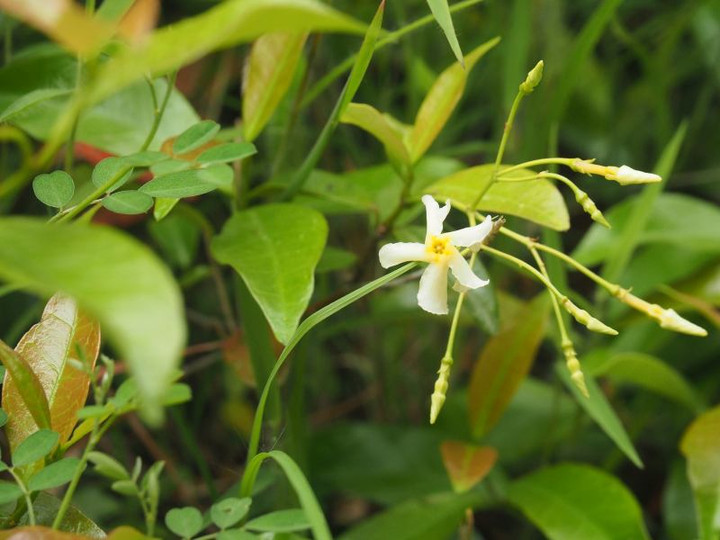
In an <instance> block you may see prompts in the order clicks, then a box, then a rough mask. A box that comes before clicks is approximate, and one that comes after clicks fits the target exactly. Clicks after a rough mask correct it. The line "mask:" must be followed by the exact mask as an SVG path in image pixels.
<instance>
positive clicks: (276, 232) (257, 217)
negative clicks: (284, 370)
mask: <svg viewBox="0 0 720 540" xmlns="http://www.w3.org/2000/svg"><path fill="white" fill-rule="evenodd" d="M326 239H327V223H326V222H325V219H324V218H323V216H322V215H321V214H320V213H318V212H316V211H315V210H311V209H309V208H304V207H302V206H297V205H293V204H269V205H264V206H260V207H256V208H252V209H250V210H244V211H241V212H237V213H236V214H235V215H234V216H233V217H231V218H230V219H229V220H228V221H227V222H226V223H225V226H224V227H223V230H222V232H221V233H220V234H219V235H218V236H216V237H215V239H214V240H213V242H212V252H213V254H214V255H215V257H216V258H217V259H218V261H220V262H222V263H224V264H229V265H231V266H232V267H233V268H234V269H235V270H236V271H237V272H238V273H239V274H240V276H241V277H242V278H243V280H244V281H245V284H246V285H247V287H248V289H249V290H250V292H251V294H252V295H253V297H254V298H255V300H256V301H257V303H258V304H259V305H260V308H261V309H262V310H263V313H264V314H265V317H266V318H267V320H268V322H269V323H270V326H271V327H272V329H273V332H274V333H275V336H276V337H277V338H278V340H279V341H280V342H282V343H285V344H287V343H288V342H289V340H290V338H291V337H292V335H293V333H294V332H295V329H296V328H297V326H298V324H299V322H300V317H301V316H302V314H303V312H304V311H305V308H307V305H308V302H309V301H310V296H311V295H312V291H313V286H314V277H313V272H314V270H315V266H316V265H317V263H318V261H319V260H320V255H321V254H322V251H323V248H324V247H325V240H326Z"/></svg>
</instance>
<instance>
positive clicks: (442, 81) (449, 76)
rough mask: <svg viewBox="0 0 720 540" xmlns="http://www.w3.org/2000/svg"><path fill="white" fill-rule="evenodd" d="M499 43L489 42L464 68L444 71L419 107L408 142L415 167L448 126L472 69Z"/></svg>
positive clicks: (469, 59) (481, 47)
mask: <svg viewBox="0 0 720 540" xmlns="http://www.w3.org/2000/svg"><path fill="white" fill-rule="evenodd" d="M499 41H500V38H493V39H491V40H490V41H486V42H485V43H483V44H482V45H480V46H479V47H477V48H476V49H474V50H473V51H472V52H471V53H470V54H468V55H467V56H466V57H465V67H463V66H462V65H461V64H460V63H455V64H453V65H452V66H450V67H449V68H447V69H446V70H445V71H443V72H442V73H441V74H440V75H439V76H438V78H437V79H436V80H435V83H434V84H433V86H432V88H431V89H430V91H429V92H428V93H427V95H426V96H425V99H424V100H423V102H422V104H421V105H420V109H419V110H418V112H417V115H416V116H415V123H414V126H413V129H412V131H411V132H410V134H409V136H408V138H407V141H406V144H407V147H408V148H409V149H410V159H411V161H412V162H413V163H415V162H416V161H418V160H419V159H420V158H421V157H422V156H423V155H424V154H425V152H427V149H428V148H430V145H431V144H432V143H433V141H434V140H435V138H436V137H437V136H438V134H439V133H440V131H441V130H442V128H443V127H444V126H445V124H446V123H447V121H448V119H449V118H450V115H451V114H452V112H453V110H455V106H456V105H457V104H458V102H459V101H460V98H461V97H462V94H463V91H464V90H465V83H466V81H467V77H468V75H469V73H470V71H471V70H472V68H473V67H474V66H475V64H476V63H477V62H478V60H480V58H482V57H483V56H484V55H485V53H487V52H488V51H489V50H491V49H492V48H493V47H495V45H497V44H498V43H499Z"/></svg>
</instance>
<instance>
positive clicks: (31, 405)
mask: <svg viewBox="0 0 720 540" xmlns="http://www.w3.org/2000/svg"><path fill="white" fill-rule="evenodd" d="M0 360H1V361H2V363H3V366H5V369H6V370H7V373H6V376H5V384H4V385H3V403H2V404H3V407H5V408H9V409H12V408H13V407H12V405H11V403H10V402H8V401H6V399H5V396H6V395H7V392H8V391H7V390H5V389H6V388H7V386H8V384H10V380H13V381H15V385H16V388H17V392H18V393H19V394H20V398H21V401H22V406H21V407H22V410H27V411H28V412H29V413H30V416H32V419H33V421H34V422H35V424H36V425H37V426H39V427H41V428H44V429H50V408H49V406H48V402H47V398H46V397H45V392H44V391H43V387H42V385H41V384H40V381H39V380H38V378H37V376H36V375H35V372H34V371H33V370H32V368H31V367H30V366H29V365H28V363H27V362H26V361H25V360H24V359H23V358H22V357H21V356H20V355H19V354H18V353H16V352H15V351H13V350H12V349H11V348H10V347H8V346H7V345H6V344H5V343H4V342H3V341H0ZM10 401H12V400H10Z"/></svg>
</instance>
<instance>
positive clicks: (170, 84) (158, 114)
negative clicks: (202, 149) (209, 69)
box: [140, 71, 177, 152]
mask: <svg viewBox="0 0 720 540" xmlns="http://www.w3.org/2000/svg"><path fill="white" fill-rule="evenodd" d="M176 77H177V71H173V72H172V74H171V75H170V76H169V77H168V78H167V88H166V89H165V95H164V96H163V100H162V103H161V104H160V107H159V108H158V106H157V95H156V93H155V83H154V82H153V81H149V84H150V92H151V93H152V99H153V104H154V105H155V117H154V118H153V123H152V126H151V127H150V132H149V133H148V135H147V137H146V138H145V142H143V144H142V146H141V147H140V152H144V151H145V150H147V149H148V148H149V146H150V143H152V141H153V139H154V138H155V135H156V134H157V131H158V129H159V128H160V122H161V121H162V118H163V116H164V115H165V109H166V108H167V104H168V102H169V101H170V96H171V95H172V91H173V88H175V78H176Z"/></svg>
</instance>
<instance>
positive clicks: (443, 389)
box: [430, 356, 453, 424]
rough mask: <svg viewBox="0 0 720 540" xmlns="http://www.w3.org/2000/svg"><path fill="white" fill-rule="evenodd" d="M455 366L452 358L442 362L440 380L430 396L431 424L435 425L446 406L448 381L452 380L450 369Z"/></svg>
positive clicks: (445, 357)
mask: <svg viewBox="0 0 720 540" xmlns="http://www.w3.org/2000/svg"><path fill="white" fill-rule="evenodd" d="M452 365H453V359H452V357H451V356H444V357H443V359H442V361H441V362H440V369H439V370H438V378H437V380H436V381H435V388H434V391H433V393H432V396H430V423H431V424H434V423H435V420H437V417H438V415H439V414H440V409H442V407H443V405H444V404H445V396H446V395H447V389H448V381H449V379H450V368H451V367H452Z"/></svg>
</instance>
